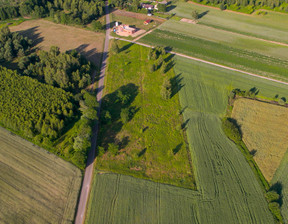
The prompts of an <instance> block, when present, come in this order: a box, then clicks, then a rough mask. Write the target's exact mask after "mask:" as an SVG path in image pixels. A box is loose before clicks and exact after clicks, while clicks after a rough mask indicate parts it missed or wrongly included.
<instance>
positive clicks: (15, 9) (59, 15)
mask: <svg viewBox="0 0 288 224" xmlns="http://www.w3.org/2000/svg"><path fill="white" fill-rule="evenodd" d="M103 7H104V1H101V0H24V1H23V2H21V3H20V4H18V5H16V6H13V5H11V6H3V7H0V19H1V20H5V19H9V18H15V17H18V16H20V15H21V16H32V17H33V18H43V17H48V16H50V17H51V18H52V19H53V20H54V21H55V22H57V23H62V24H79V25H84V24H87V23H89V22H91V21H92V20H94V19H97V18H99V17H100V16H102V15H103V12H104V10H103Z"/></svg>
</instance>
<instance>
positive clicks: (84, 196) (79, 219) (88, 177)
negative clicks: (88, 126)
mask: <svg viewBox="0 0 288 224" xmlns="http://www.w3.org/2000/svg"><path fill="white" fill-rule="evenodd" d="M105 4H106V6H105V13H106V38H105V44H104V50H103V56H102V65H101V71H100V78H99V81H98V89H97V101H98V102H99V108H98V111H97V113H98V117H100V106H101V101H102V95H103V90H104V77H105V70H106V64H107V57H108V48H109V28H110V27H109V26H110V19H109V9H108V2H105ZM97 134H98V122H97V123H96V125H95V127H94V129H93V136H92V139H91V141H92V142H91V150H90V152H89V155H88V158H87V166H86V169H85V175H84V179H83V183H82V190H81V194H80V199H79V203H78V209H77V215H76V219H75V224H82V223H84V220H85V212H86V206H87V202H88V199H89V193H90V188H91V184H92V179H93V171H94V159H95V151H96V141H97Z"/></svg>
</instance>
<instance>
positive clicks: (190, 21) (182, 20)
mask: <svg viewBox="0 0 288 224" xmlns="http://www.w3.org/2000/svg"><path fill="white" fill-rule="evenodd" d="M180 21H181V22H185V23H192V24H196V22H195V20H192V19H185V18H183V19H181V20H180Z"/></svg>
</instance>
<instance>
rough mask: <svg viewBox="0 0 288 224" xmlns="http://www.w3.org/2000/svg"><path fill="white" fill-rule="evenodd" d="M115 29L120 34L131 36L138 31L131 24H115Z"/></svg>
mask: <svg viewBox="0 0 288 224" xmlns="http://www.w3.org/2000/svg"><path fill="white" fill-rule="evenodd" d="M113 30H114V32H115V33H116V34H118V35H119V36H130V35H132V34H134V33H135V32H136V31H137V29H136V28H133V27H130V26H129V25H125V24H121V25H119V26H115V27H114V29H113Z"/></svg>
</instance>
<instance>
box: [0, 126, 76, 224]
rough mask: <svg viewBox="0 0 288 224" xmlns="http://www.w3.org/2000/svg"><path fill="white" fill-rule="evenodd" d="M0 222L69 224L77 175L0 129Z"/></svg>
mask: <svg viewBox="0 0 288 224" xmlns="http://www.w3.org/2000/svg"><path fill="white" fill-rule="evenodd" d="M0 167H1V173H0V186H1V187H0V208H1V209H0V222H1V223H9V224H10V223H17V224H18V223H35V224H36V223H47V224H48V223H73V220H74V213H75V209H76V204H77V198H78V193H79V189H80V186H81V180H82V178H81V176H82V175H81V172H80V170H79V169H77V168H76V167H75V166H73V165H72V164H70V163H68V162H65V161H64V160H62V159H60V158H58V157H57V156H55V155H53V154H50V153H48V152H47V151H45V150H43V149H41V148H39V147H36V146H34V145H33V144H32V143H30V142H28V141H26V140H24V139H21V138H20V137H18V136H16V135H14V134H11V133H10V132H8V131H6V130H5V129H3V128H0Z"/></svg>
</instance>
